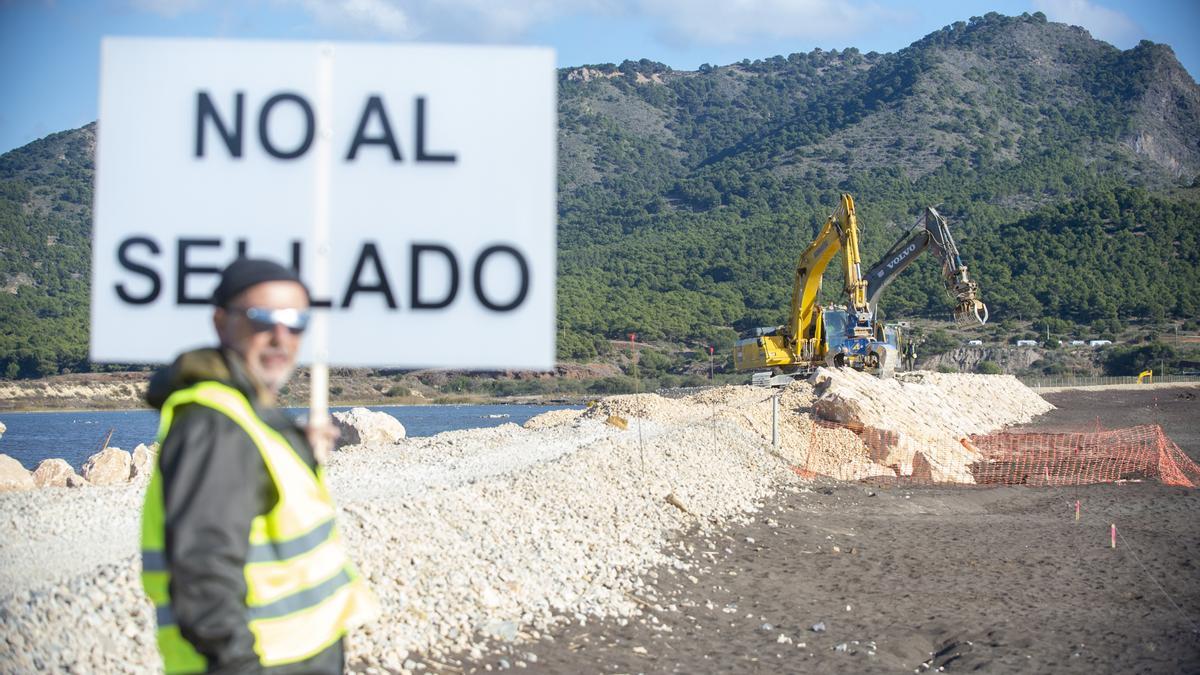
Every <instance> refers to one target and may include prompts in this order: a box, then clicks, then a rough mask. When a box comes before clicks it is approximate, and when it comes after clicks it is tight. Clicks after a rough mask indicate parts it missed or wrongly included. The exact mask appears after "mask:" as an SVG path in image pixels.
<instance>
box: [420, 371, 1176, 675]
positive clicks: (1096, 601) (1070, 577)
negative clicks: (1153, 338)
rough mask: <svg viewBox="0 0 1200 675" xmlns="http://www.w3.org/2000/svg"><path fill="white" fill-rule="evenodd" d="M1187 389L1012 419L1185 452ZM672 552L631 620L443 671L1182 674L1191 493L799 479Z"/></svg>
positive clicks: (573, 628) (1077, 400) (1074, 397)
mask: <svg viewBox="0 0 1200 675" xmlns="http://www.w3.org/2000/svg"><path fill="white" fill-rule="evenodd" d="M1198 394H1200V390H1197V389H1194V388H1193V389H1156V390H1152V391H1136V390H1110V391H1103V392H1081V391H1069V392H1063V393H1056V394H1048V395H1046V398H1047V399H1048V400H1049V401H1050V402H1051V403H1053V404H1055V405H1056V406H1058V407H1059V409H1058V410H1057V411H1054V412H1051V413H1049V414H1047V415H1044V416H1042V417H1041V418H1039V419H1038V420H1036V421H1035V422H1034V423H1033V424H1031V425H1028V426H1027V427H1025V429H1038V430H1054V431H1080V430H1094V429H1095V427H1096V423H1097V418H1098V417H1099V419H1100V424H1101V425H1103V427H1105V428H1117V427H1124V426H1133V425H1137V424H1145V423H1148V422H1149V423H1158V424H1161V425H1162V426H1163V428H1164V429H1165V430H1166V432H1167V435H1168V436H1170V437H1171V438H1172V439H1173V440H1174V441H1175V442H1176V443H1177V444H1178V445H1179V446H1180V447H1181V448H1183V450H1184V451H1185V452H1187V453H1188V455H1189V456H1191V457H1192V458H1194V459H1200V422H1198V420H1200V396H1197V395H1198ZM1076 499H1078V500H1079V501H1080V502H1081V504H1082V519H1081V520H1080V522H1075V519H1074V503H1075V500H1076ZM1110 523H1116V524H1117V527H1118V531H1119V534H1120V538H1119V539H1118V541H1117V548H1116V550H1113V549H1111V548H1110V547H1109V524H1110ZM687 547H691V548H692V550H693V551H694V552H693V553H691V554H688V553H686V552H684V553H683V554H682V557H683V559H684V560H686V561H688V562H690V563H691V564H692V565H693V568H692V569H691V570H687V571H674V570H671V571H668V570H658V571H657V578H647V580H646V581H647V582H648V583H649V589H651V590H649V591H648V592H646V593H644V594H643V596H642V597H641V598H640V600H641V601H642V602H644V603H645V606H646V611H645V613H644V615H643V616H641V617H637V618H634V619H631V620H628V621H626V622H624V624H625V625H621V623H622V622H620V621H617V620H604V621H593V620H589V621H588V622H587V624H586V625H583V626H581V625H579V624H577V623H576V624H572V625H570V626H566V627H564V628H561V629H559V630H557V631H556V632H555V633H554V634H553V635H552V636H549V637H544V638H543V639H542V640H540V641H536V642H532V643H525V644H521V645H500V646H497V647H496V649H495V651H493V652H492V653H490V654H488V655H486V656H485V657H484V658H483V659H480V660H470V659H467V660H462V661H460V660H459V659H450V662H451V664H452V667H451V668H450V669H449V670H452V671H457V670H459V669H461V670H463V671H465V672H478V671H483V670H500V669H504V668H505V667H506V666H507V667H511V668H513V669H524V670H528V671H533V672H545V673H587V672H606V673H608V672H614V673H639V672H645V673H665V672H678V673H722V672H725V673H744V672H764V673H789V672H822V673H823V672H839V673H904V672H926V671H938V670H939V669H942V670H944V671H945V672H966V671H980V672H989V673H993V672H1021V673H1059V672H1088V673H1117V672H1119V673H1126V672H1139V673H1140V672H1152V673H1200V632H1198V631H1200V569H1198V568H1200V490H1189V489H1183V488H1173V487H1166V486H1163V485H1159V484H1156V483H1126V484H1108V485H1092V486H1084V487H1079V488H1073V487H1072V488H1045V487H1033V488H1028V487H1000V488H970V487H968V488H935V487H922V488H911V487H878V486H865V485H860V484H847V483H818V484H815V485H814V486H813V490H812V491H811V492H797V493H790V494H784V495H782V496H780V497H778V498H776V499H775V500H773V501H771V502H770V503H768V504H766V508H765V509H763V510H762V511H761V512H760V513H759V514H758V517H757V519H756V522H755V523H754V524H751V525H748V526H737V527H733V528H730V529H728V530H727V531H725V532H723V533H719V534H715V535H709V536H705V535H702V534H697V533H693V534H691V535H688V536H685V537H682V538H681V539H680V540H679V541H678V542H676V544H675V545H674V546H673V549H674V551H675V552H678V551H680V550H681V549H686V548H687ZM689 575H690V576H692V577H694V578H695V581H694V582H693V581H692V580H691V579H689V578H688V576H689ZM817 624H824V626H823V630H820V631H816V630H814V626H815V625H817ZM530 654H532V655H534V656H533V658H531V657H530ZM418 660H420V659H419V658H418ZM424 663H425V664H426V665H427V666H428V667H429V669H430V671H433V672H439V671H443V672H444V671H445V670H447V669H446V668H444V666H443V665H442V664H438V663H434V662H430V661H424Z"/></svg>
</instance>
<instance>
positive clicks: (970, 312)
mask: <svg viewBox="0 0 1200 675" xmlns="http://www.w3.org/2000/svg"><path fill="white" fill-rule="evenodd" d="M954 321H955V322H956V323H958V324H960V325H962V324H969V323H978V324H979V325H981V326H982V325H983V324H985V323H987V321H988V308H987V305H985V304H983V303H982V302H980V301H978V300H975V299H964V300H960V301H959V302H958V304H957V305H956V306H955V307H954Z"/></svg>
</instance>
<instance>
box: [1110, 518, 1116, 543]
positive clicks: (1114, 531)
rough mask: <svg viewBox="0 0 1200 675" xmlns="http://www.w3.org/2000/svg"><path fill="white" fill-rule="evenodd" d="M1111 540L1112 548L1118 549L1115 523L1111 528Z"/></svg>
mask: <svg viewBox="0 0 1200 675" xmlns="http://www.w3.org/2000/svg"><path fill="white" fill-rule="evenodd" d="M1109 538H1110V540H1111V541H1112V547H1113V548H1116V547H1117V524H1116V523H1113V524H1112V526H1111V527H1110V528H1109Z"/></svg>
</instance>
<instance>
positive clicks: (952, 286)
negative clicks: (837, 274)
mask: <svg viewBox="0 0 1200 675" xmlns="http://www.w3.org/2000/svg"><path fill="white" fill-rule="evenodd" d="M926 249H933V253H934V255H936V256H937V257H938V259H939V260H940V261H941V263H942V283H943V284H944V285H945V286H946V291H947V292H948V293H950V295H951V296H953V297H954V302H955V305H954V319H955V321H957V322H959V323H970V322H971V321H972V320H974V321H975V322H978V323H979V324H985V323H987V320H988V309H987V305H985V304H983V302H982V301H981V300H980V299H979V284H977V283H975V282H974V281H972V280H971V278H970V276H968V275H967V266H966V265H964V264H963V261H962V257H961V256H960V255H959V253H958V245H956V244H955V243H954V237H953V236H952V235H951V234H950V226H949V225H948V224H947V223H946V219H945V218H943V217H942V214H940V213H938V212H937V209H935V208H933V207H932V206H930V207H926V209H925V211H924V212H922V213H921V218H920V219H919V220H918V221H917V222H916V224H915V225H913V228H912V229H911V230H910V231H909V232H908V233H905V234H904V235H903V236H901V237H900V239H899V240H898V241H897V242H896V244H895V245H893V246H892V248H891V249H890V250H889V251H888V252H887V253H886V254H885V255H884V256H883V259H882V260H880V261H879V262H878V263H877V264H876V265H875V266H874V267H872V268H871V269H869V270H867V274H866V280H867V301H868V303H869V304H870V307H871V311H872V312H874V311H875V310H876V308H877V307H878V305H879V297H880V295H882V293H883V289H885V288H887V286H888V284H890V283H892V281H894V280H895V279H896V277H898V276H900V273H901V272H903V271H904V270H906V269H908V267H909V265H912V263H913V261H915V260H916V259H917V258H918V257H920V255H921V252H923V251H925V250H926Z"/></svg>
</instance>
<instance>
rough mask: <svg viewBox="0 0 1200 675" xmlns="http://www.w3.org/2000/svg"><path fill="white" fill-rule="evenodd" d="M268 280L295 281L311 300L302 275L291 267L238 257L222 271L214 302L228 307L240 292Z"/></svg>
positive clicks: (213, 298) (214, 293) (218, 305)
mask: <svg viewBox="0 0 1200 675" xmlns="http://www.w3.org/2000/svg"><path fill="white" fill-rule="evenodd" d="M267 281H294V282H296V283H298V284H300V287H301V288H303V289H304V295H305V296H308V297H309V299H310V300H311V298H312V296H311V295H309V292H308V287H307V286H305V285H304V282H303V281H300V277H299V276H298V275H297V274H296V273H295V272H294V271H292V269H291V268H290V267H284V266H283V265H280V264H279V263H276V262H273V261H270V260H262V259H259V258H238V259H237V260H234V261H233V262H232V263H230V264H229V267H226V268H225V271H224V272H221V283H219V284H217V290H215V291H213V296H212V304H214V305H216V306H217V307H228V306H229V302H230V301H231V300H233V299H234V298H236V297H237V296H238V294H239V293H241V292H242V291H244V290H246V289H247V288H250V287H251V286H254V285H255V284H261V283H263V282H267Z"/></svg>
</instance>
